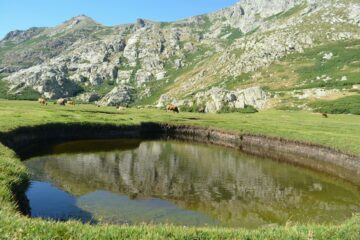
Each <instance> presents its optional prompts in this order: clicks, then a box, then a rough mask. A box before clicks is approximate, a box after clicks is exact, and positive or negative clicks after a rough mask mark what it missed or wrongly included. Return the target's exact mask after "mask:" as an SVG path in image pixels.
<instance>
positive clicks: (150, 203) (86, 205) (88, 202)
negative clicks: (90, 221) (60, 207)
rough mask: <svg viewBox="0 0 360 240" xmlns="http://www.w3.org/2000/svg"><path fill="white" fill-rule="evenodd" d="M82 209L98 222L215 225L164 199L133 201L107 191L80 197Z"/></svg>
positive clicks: (196, 213)
mask: <svg viewBox="0 0 360 240" xmlns="http://www.w3.org/2000/svg"><path fill="white" fill-rule="evenodd" d="M77 203H78V206H79V207H81V208H82V209H84V210H86V211H89V212H90V211H91V212H92V213H93V215H94V217H95V218H96V219H100V221H101V220H103V221H106V222H117V223H129V224H134V223H142V222H146V223H173V224H181V225H206V224H209V225H213V224H216V222H215V221H214V220H212V219H211V218H209V217H208V216H206V215H205V214H202V213H198V212H194V211H189V210H184V209H181V208H179V207H177V206H176V205H175V204H174V203H171V202H169V201H164V200H160V199H146V200H131V199H129V198H128V197H127V196H122V195H118V194H114V193H110V192H106V191H96V192H93V193H90V194H87V195H85V196H82V197H80V198H78V200H77Z"/></svg>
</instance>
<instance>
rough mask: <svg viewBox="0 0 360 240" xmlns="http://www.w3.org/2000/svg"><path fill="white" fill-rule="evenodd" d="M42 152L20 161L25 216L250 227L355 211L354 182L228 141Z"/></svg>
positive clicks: (92, 144)
mask: <svg viewBox="0 0 360 240" xmlns="http://www.w3.org/2000/svg"><path fill="white" fill-rule="evenodd" d="M47 152H48V153H47V154H46V155H42V156H37V157H32V158H31V159H28V160H27V161H25V165H26V166H27V167H28V169H29V171H30V173H31V185H30V187H29V189H28V191H27V192H26V195H27V198H28V199H29V203H30V208H31V216H32V217H35V218H38V217H41V218H45V219H55V220H60V221H64V220H69V219H77V220H80V221H83V222H90V223H94V224H96V223H98V224H101V223H111V224H142V223H149V224H158V223H165V224H166V223H168V224H175V225H185V226H225V227H244V228H258V227H263V226H269V225H270V226H273V225H275V224H276V225H285V224H286V223H287V222H293V223H294V222H297V223H340V222H342V221H344V220H346V219H348V218H350V217H351V216H352V214H353V213H357V212H360V190H359V188H358V187H357V186H354V185H351V184H349V183H346V182H343V181H341V180H337V179H334V178H332V177H329V176H326V175H323V174H320V173H316V172H313V171H310V170H306V169H303V168H300V167H296V166H293V165H290V164H286V163H282V162H276V161H272V160H269V159H262V158H258V157H254V156H250V155H246V154H243V153H241V152H239V151H237V150H235V149H229V148H223V147H218V146H213V145H202V144H196V143H192V142H181V141H173V140H169V141H163V140H156V141H150V140H143V141H141V140H131V139H118V140H97V141H74V142H66V143H62V144H57V145H54V146H52V147H51V148H49V149H48V151H47Z"/></svg>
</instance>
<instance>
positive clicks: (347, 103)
mask: <svg viewBox="0 0 360 240" xmlns="http://www.w3.org/2000/svg"><path fill="white" fill-rule="evenodd" d="M309 105H310V107H312V108H314V110H315V111H316V112H325V113H332V114H343V113H347V114H357V115H360V95H355V96H348V97H344V98H340V99H337V100H333V101H316V102H313V103H311V104H309Z"/></svg>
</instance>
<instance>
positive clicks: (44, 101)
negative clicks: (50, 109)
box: [38, 97, 47, 105]
mask: <svg viewBox="0 0 360 240" xmlns="http://www.w3.org/2000/svg"><path fill="white" fill-rule="evenodd" d="M38 103H40V104H41V105H47V103H46V99H45V98H42V97H41V98H39V99H38Z"/></svg>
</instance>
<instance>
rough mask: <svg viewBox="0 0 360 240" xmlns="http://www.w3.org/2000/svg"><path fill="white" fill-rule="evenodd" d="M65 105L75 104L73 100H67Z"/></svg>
mask: <svg viewBox="0 0 360 240" xmlns="http://www.w3.org/2000/svg"><path fill="white" fill-rule="evenodd" d="M67 105H72V106H75V101H72V100H71V101H67Z"/></svg>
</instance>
